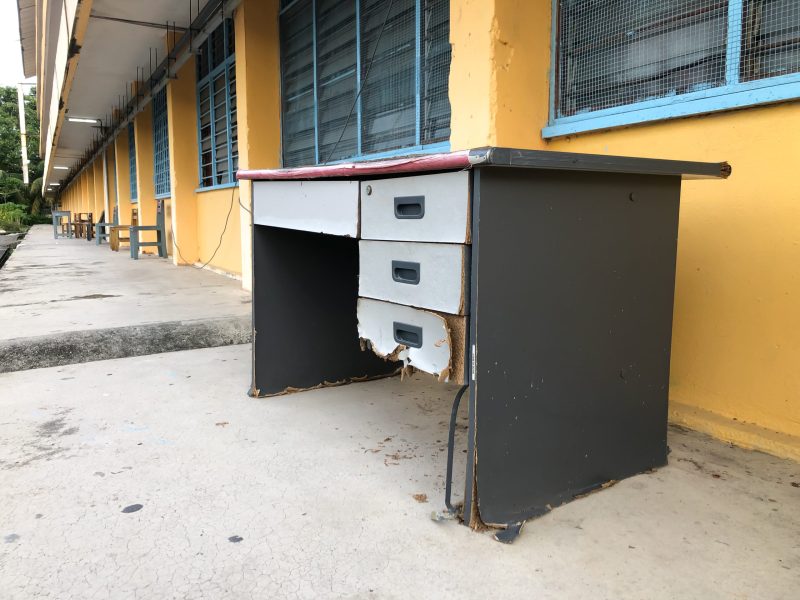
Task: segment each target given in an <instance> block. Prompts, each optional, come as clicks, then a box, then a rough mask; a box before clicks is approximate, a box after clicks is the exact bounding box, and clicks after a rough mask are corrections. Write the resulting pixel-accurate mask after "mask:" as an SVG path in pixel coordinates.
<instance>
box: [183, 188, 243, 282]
mask: <svg viewBox="0 0 800 600" xmlns="http://www.w3.org/2000/svg"><path fill="white" fill-rule="evenodd" d="M237 189H239V185H238V184H237V185H236V186H234V188H233V189H231V205H230V206H229V207H228V215H227V216H226V217H225V225H224V226H223V228H222V233H221V234H220V235H219V243H218V244H217V247H216V249H215V250H214V253H213V254H212V255H211V258H209V259H208V260H207V261H206V262H205V263H203V264H202V265H200V266H199V267H198V266H197V265H192V264H190V265H189V266H190V267H193V268H195V269H200V270H201V271H202V270H203V269H205V268H206V267H207V266H208V265H209V264H211V261H212V260H214V257H215V256H216V255H217V252H219V249H220V247H222V238H223V237H225V232H226V231H227V230H228V220H229V219H230V218H231V213H232V212H233V196H234V194H235V193H236V190H237ZM239 206H242V201H241V200H239ZM242 208H244V209H245V210H247V209H246V208H245V207H244V206H242ZM248 212H250V211H248ZM169 232H170V234H171V235H172V245H173V246H175V249H176V250H177V251H178V256H179V257H180V259H181V260H182V261H183V262H185V263H187V264H189V261H188V260H186V259H185V258H184V257H183V254H182V253H181V249H180V246H178V242H177V241H175V231H174V230H173V229H172V221H170V224H169Z"/></svg>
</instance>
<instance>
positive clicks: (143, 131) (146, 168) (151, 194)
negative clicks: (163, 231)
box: [133, 104, 158, 254]
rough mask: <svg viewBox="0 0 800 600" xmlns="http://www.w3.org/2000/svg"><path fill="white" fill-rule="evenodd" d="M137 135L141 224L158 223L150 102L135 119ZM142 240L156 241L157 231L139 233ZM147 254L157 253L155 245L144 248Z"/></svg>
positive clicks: (135, 132)
mask: <svg viewBox="0 0 800 600" xmlns="http://www.w3.org/2000/svg"><path fill="white" fill-rule="evenodd" d="M133 130H134V135H135V136H136V182H137V187H136V192H137V194H136V195H137V197H138V198H139V202H138V207H139V225H155V224H156V188H155V182H154V180H153V150H154V148H153V105H152V104H148V105H147V106H146V107H145V108H144V110H142V112H140V113H139V114H138V115H136V117H135V118H134V121H133ZM139 236H140V237H139V239H140V241H142V242H155V241H156V233H155V231H143V232H141V233H140V234H139ZM142 252H144V253H145V254H157V253H158V249H157V248H156V247H155V246H147V247H145V248H142Z"/></svg>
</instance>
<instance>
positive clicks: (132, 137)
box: [128, 121, 139, 202]
mask: <svg viewBox="0 0 800 600" xmlns="http://www.w3.org/2000/svg"><path fill="white" fill-rule="evenodd" d="M128 174H129V176H130V186H131V202H136V201H138V199H139V189H138V185H137V183H136V133H135V131H134V128H133V121H131V122H130V123H128Z"/></svg>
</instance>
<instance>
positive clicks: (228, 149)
mask: <svg viewBox="0 0 800 600" xmlns="http://www.w3.org/2000/svg"><path fill="white" fill-rule="evenodd" d="M206 45H207V47H208V52H209V53H210V55H211V56H210V62H211V65H212V68H211V69H210V70H208V71H206V77H205V79H202V80H199V81H198V85H197V97H198V115H197V119H198V131H199V137H200V185H201V186H203V187H208V186H212V185H215V184H222V183H230V182H232V181H233V179H234V178H233V172H232V170H233V169H234V168H236V165H238V147H237V143H238V128H236V126H235V124H236V63H235V57H234V54H233V51H234V48H235V42H234V33H233V23H232V21H231V20H230V19H226V20H225V21H224V22H223V23H222V24H221V25H220V26H219V27H217V29H215V30H214V31H213V32H212V33H211V34H210V35H209V37H208V41H207V44H206ZM198 72H199V71H198Z"/></svg>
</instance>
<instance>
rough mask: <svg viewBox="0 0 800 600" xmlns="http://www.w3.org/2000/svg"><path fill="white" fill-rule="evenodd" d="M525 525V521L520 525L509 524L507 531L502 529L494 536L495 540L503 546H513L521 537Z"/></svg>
mask: <svg viewBox="0 0 800 600" xmlns="http://www.w3.org/2000/svg"><path fill="white" fill-rule="evenodd" d="M524 524H525V521H520V522H519V523H509V524H508V525H506V528H505V529H501V530H499V531H498V532H497V533H495V534H494V539H496V540H497V541H498V542H500V543H501V544H511V543H513V542H514V540H515V539H517V537H518V536H519V534H520V532H521V531H522V526H523V525H524Z"/></svg>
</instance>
